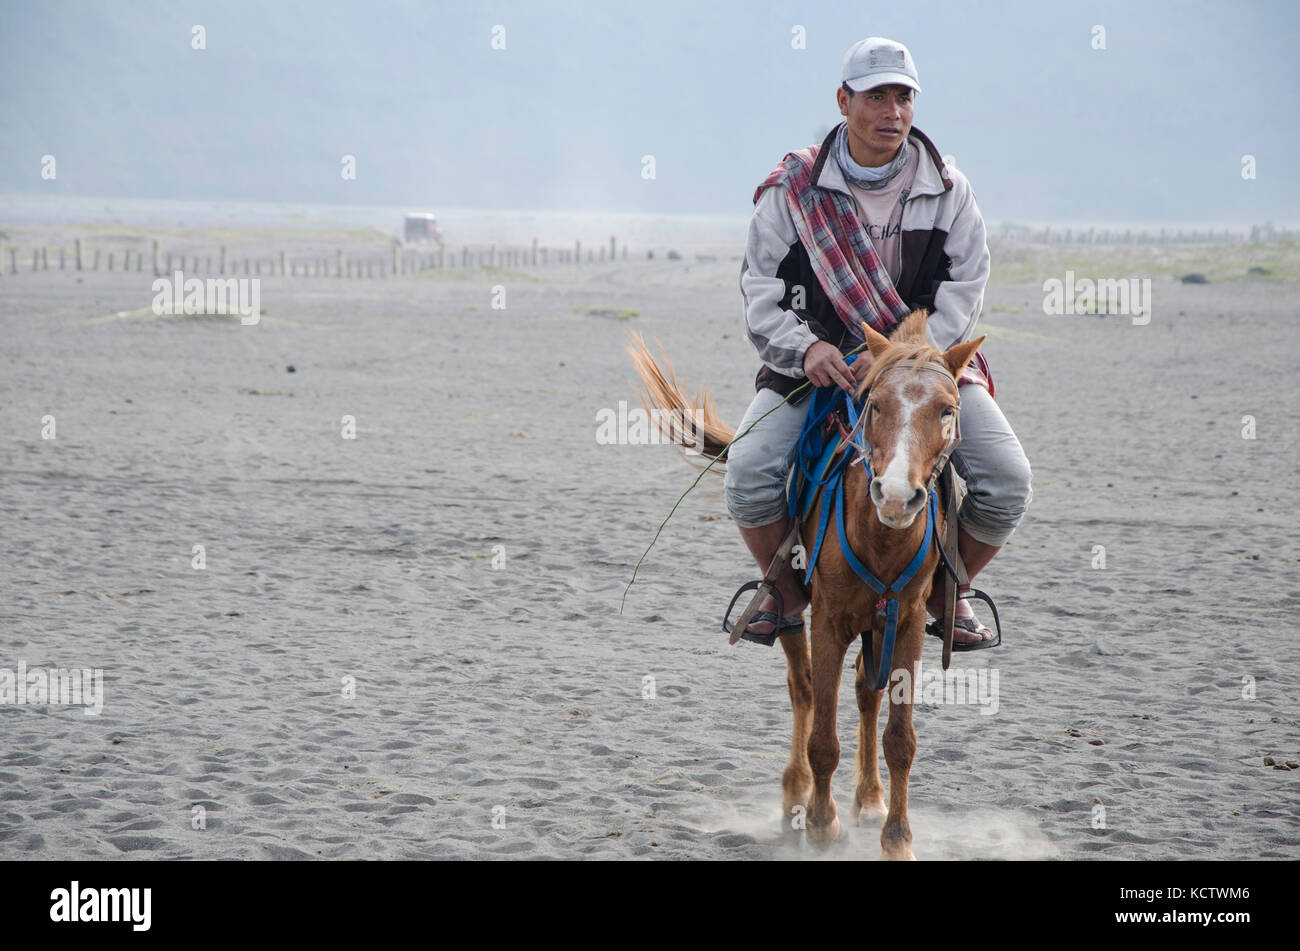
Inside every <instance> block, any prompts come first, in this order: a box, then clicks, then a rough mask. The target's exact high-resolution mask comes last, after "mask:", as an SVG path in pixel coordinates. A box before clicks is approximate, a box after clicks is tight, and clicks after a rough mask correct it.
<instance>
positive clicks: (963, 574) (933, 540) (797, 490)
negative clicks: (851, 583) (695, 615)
mask: <svg viewBox="0 0 1300 951" xmlns="http://www.w3.org/2000/svg"><path fill="white" fill-rule="evenodd" d="M957 439H960V434H958V436H957ZM954 444H955V443H954ZM869 460H870V450H869V447H867V446H866V443H865V440H864V439H862V438H861V432H860V428H859V427H858V418H857V406H856V404H855V403H854V402H853V400H852V398H851V397H849V396H848V395H847V394H844V393H842V392H841V391H839V390H837V389H834V388H831V387H826V388H821V389H818V390H816V391H814V393H813V395H812V400H811V403H810V406H809V410H808V416H807V418H806V419H805V422H804V427H803V431H802V432H801V433H800V436H799V441H798V443H797V447H796V452H795V464H794V465H793V466H792V467H791V471H790V475H789V477H788V480H787V483H786V488H787V500H788V501H787V510H788V512H789V514H790V516H791V517H792V523H791V527H790V531H789V532H788V533H787V535H786V537H785V539H784V540H783V541H782V543H781V545H780V547H779V548H778V550H777V553H776V556H775V557H774V558H773V559H772V563H771V565H770V566H769V568H768V570H767V573H766V574H765V575H764V576H763V578H762V579H761V580H758V581H749V582H746V583H745V584H743V585H742V586H741V587H740V589H739V590H737V591H736V593H735V595H734V596H733V597H732V599H731V604H730V605H729V606H728V608H727V613H726V615H724V617H723V624H722V626H723V630H724V631H727V632H728V633H729V634H730V635H731V639H730V643H732V644H735V643H736V642H737V641H738V640H748V641H751V642H753V643H757V644H763V645H765V646H769V647H770V646H772V645H774V644H775V643H776V639H777V637H779V636H781V635H783V634H790V633H796V632H797V631H801V630H802V626H801V627H799V628H790V629H787V630H781V628H780V618H782V617H783V616H784V601H783V599H782V597H781V593H780V591H779V590H777V588H776V579H777V578H779V577H780V576H781V574H782V572H784V571H785V568H786V565H787V564H788V563H789V561H790V558H791V555H792V553H793V551H794V547H795V545H796V544H797V543H798V542H799V539H800V537H801V532H802V527H803V524H804V522H806V521H807V520H808V518H809V516H810V515H811V514H812V512H813V510H814V509H815V508H816V506H817V501H818V499H819V498H822V497H823V495H826V496H827V503H826V504H823V505H822V506H821V518H820V521H819V524H818V527H817V532H816V534H815V536H814V544H813V547H812V551H811V552H809V553H806V554H807V563H806V565H796V568H804V573H803V578H802V580H801V584H802V585H803V586H804V590H805V593H807V586H808V582H809V581H810V580H811V578H812V573H813V569H814V568H815V567H816V564H817V558H818V556H819V554H820V552H821V546H822V541H823V539H824V538H825V535H826V531H827V528H828V526H829V520H830V515H831V513H832V510H836V512H837V515H836V530H837V532H838V533H839V539H840V547H841V550H842V551H843V552H844V554H845V557H846V559H847V560H848V561H849V564H850V566H851V567H852V568H853V570H854V571H855V572H856V573H857V574H858V576H859V577H860V578H862V580H863V581H864V582H865V583H866V584H868V585H869V586H870V587H871V588H872V589H873V590H875V591H876V592H877V594H880V595H882V596H881V598H880V600H879V603H878V605H877V607H878V609H879V610H880V611H881V613H883V614H885V615H886V634H885V643H884V644H883V645H882V652H881V653H882V657H881V660H882V661H883V663H882V664H877V663H876V662H875V661H876V659H875V657H874V654H875V651H874V642H873V640H872V638H871V637H870V636H869V635H870V631H867V632H865V633H866V634H867V635H868V636H866V637H864V643H865V644H866V645H867V646H870V647H871V648H872V649H871V651H870V652H869V653H870V654H871V655H872V658H871V659H872V663H871V666H870V668H869V670H868V682H869V683H870V682H875V687H874V689H880V688H881V687H883V686H884V682H885V681H887V679H888V676H889V668H888V665H889V661H890V660H892V655H893V640H894V633H895V628H896V621H897V599H896V597H894V598H890V597H887V596H886V595H890V594H893V595H896V594H897V592H899V591H901V590H902V588H903V587H905V586H906V584H907V583H908V582H909V581H910V580H911V578H912V577H914V575H915V572H916V570H917V569H919V567H920V564H921V563H922V562H923V561H924V560H925V556H926V555H927V554H928V552H929V548H930V545H931V544H934V545H936V546H937V547H938V549H939V568H938V569H937V571H936V575H937V577H936V579H935V582H936V583H938V582H939V581H940V578H939V577H938V576H939V575H941V576H942V583H943V585H944V601H943V603H944V610H943V618H942V620H941V624H940V625H939V631H940V632H941V636H942V640H943V669H944V670H947V669H948V667H949V665H950V663H951V659H952V652H953V650H954V645H953V626H954V621H955V620H956V612H957V599H958V596H959V591H964V592H966V593H962V594H961V595H960V596H961V597H963V598H975V599H978V600H981V601H983V602H984V603H986V604H987V605H988V606H989V608H990V609H991V611H992V613H993V621H994V624H995V626H996V628H997V639H996V640H995V641H993V642H992V643H991V644H989V645H987V646H990V647H995V646H998V645H1000V644H1001V643H1002V625H1001V621H1000V618H999V617H998V611H997V606H996V605H995V604H994V603H993V600H992V599H991V598H990V597H989V596H988V595H987V594H985V593H984V592H983V591H979V590H976V589H974V588H971V587H970V577H969V575H968V574H967V571H966V567H965V565H964V564H963V563H962V561H961V555H960V553H959V551H958V544H957V518H956V512H957V509H958V507H959V505H960V502H961V490H960V488H959V486H958V481H957V479H958V477H957V473H956V470H955V469H954V468H953V465H952V462H951V459H950V458H948V456H947V455H945V457H944V459H943V465H942V468H941V469H940V470H939V471H938V472H936V473H935V474H934V476H933V477H932V484H931V487H930V492H929V499H928V501H927V513H926V518H927V526H926V535H925V540H924V541H923V542H922V544H921V547H920V549H919V550H918V551H917V553H916V555H915V557H914V558H913V560H912V563H911V564H910V565H909V566H908V568H907V569H905V570H904V572H903V574H901V575H900V576H899V577H898V578H897V579H895V580H894V582H893V583H892V584H890V585H885V584H884V582H883V581H881V580H880V579H878V578H876V577H875V576H874V575H872V574H871V573H870V572H869V571H867V570H866V568H865V567H864V566H862V565H861V563H860V562H859V561H858V559H857V557H856V556H855V555H854V554H853V552H852V550H851V547H850V546H849V544H848V539H847V537H846V536H845V534H844V510H845V507H844V499H843V491H844V486H843V477H844V473H845V471H846V470H847V469H848V467H849V466H850V465H853V464H856V463H858V462H861V464H862V465H863V466H864V467H865V468H866V471H867V474H868V476H870V475H871V468H870V462H869ZM940 500H942V512H943V514H942V517H940V516H939V514H938V509H939V504H938V503H939V501H940ZM746 591H754V592H755V594H754V596H753V598H752V600H751V601H750V603H749V605H748V606H747V607H746V608H745V611H744V612H743V613H742V614H741V616H740V618H739V620H738V621H737V622H736V623H735V624H734V625H732V624H731V623H730V622H729V621H728V618H730V616H731V612H732V611H733V610H734V609H735V606H736V603H737V602H738V601H739V600H740V598H741V596H742V595H744V593H745V592H746ZM768 595H771V596H772V597H773V598H774V599H775V600H776V602H777V611H776V614H775V618H776V623H774V624H773V630H772V631H771V632H769V633H767V634H758V633H753V632H750V631H749V630H747V627H748V625H749V623H750V622H751V621H753V620H754V619H755V615H757V614H758V613H759V606H760V605H761V604H762V602H763V600H764V598H765V597H766V596H768ZM955 649H956V650H958V651H961V650H968V649H970V648H968V647H966V646H965V645H961V644H958V645H957V646H956V648H955ZM865 660H866V652H864V661H865Z"/></svg>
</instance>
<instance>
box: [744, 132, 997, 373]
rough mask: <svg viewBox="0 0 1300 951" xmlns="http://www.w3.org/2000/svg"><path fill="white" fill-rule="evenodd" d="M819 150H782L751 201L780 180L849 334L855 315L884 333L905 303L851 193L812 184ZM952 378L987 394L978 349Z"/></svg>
mask: <svg viewBox="0 0 1300 951" xmlns="http://www.w3.org/2000/svg"><path fill="white" fill-rule="evenodd" d="M841 125H843V123H841ZM820 150H821V146H820V145H810V146H808V147H807V148H803V149H799V150H798V151H797V152H788V153H787V154H786V156H785V158H783V159H782V160H781V164H780V165H778V166H777V167H776V168H775V169H773V170H772V173H771V174H770V175H768V176H767V178H765V179H764V180H763V184H761V185H759V186H758V188H756V189H754V203H755V204H757V203H758V199H759V197H760V196H761V195H762V194H763V190H764V189H765V188H771V187H772V186H774V185H780V186H783V187H784V188H785V198H786V203H787V204H788V205H789V206H790V217H791V219H792V220H793V221H794V226H795V230H796V231H797V232H798V235H799V240H800V241H801V242H802V243H803V246H804V248H805V249H806V250H807V252H808V261H809V263H811V264H812V268H813V273H815V274H816V275H817V282H818V283H819V284H821V286H822V290H823V291H825V292H826V296H827V297H828V298H829V299H830V301H831V304H832V306H834V308H835V313H836V314H837V315H838V316H839V318H840V320H841V321H842V322H843V323H844V326H845V327H847V328H848V330H849V333H850V334H852V335H853V339H855V340H862V339H863V334H862V324H861V321H866V322H867V323H868V324H870V325H871V327H872V329H874V330H876V331H877V332H879V333H882V334H885V335H886V336H888V334H889V331H891V330H892V329H893V328H894V327H896V326H897V325H898V324H899V323H901V322H902V320H903V318H904V317H906V316H907V315H908V314H909V313H911V309H910V308H909V307H908V306H907V304H905V303H904V302H903V299H902V297H900V296H899V294H898V291H897V290H896V289H895V287H894V282H893V281H892V280H890V278H889V272H888V271H886V270H885V265H884V264H883V263H882V262H881V260H880V255H879V254H877V253H876V249H875V248H874V247H872V244H871V239H870V238H869V237H867V232H866V229H865V228H863V227H862V223H861V222H860V221H859V220H858V213H857V208H856V206H855V205H854V203H853V199H852V198H850V197H849V196H847V195H844V194H841V193H840V192H837V191H834V190H832V189H829V188H817V187H815V186H814V185H813V181H812V170H813V164H814V163H815V162H816V161H817V153H818V152H819V151H820ZM832 158H833V156H832ZM958 383H977V384H979V385H980V386H983V387H984V388H985V389H987V390H988V391H989V392H990V394H992V393H993V392H994V390H993V380H992V376H991V375H990V374H989V373H988V363H987V362H986V361H985V360H984V355H983V354H982V353H976V354H975V359H974V360H972V361H971V362H970V363H969V364H968V365H967V367H966V369H965V370H964V371H963V372H962V375H961V377H960V379H959V380H958Z"/></svg>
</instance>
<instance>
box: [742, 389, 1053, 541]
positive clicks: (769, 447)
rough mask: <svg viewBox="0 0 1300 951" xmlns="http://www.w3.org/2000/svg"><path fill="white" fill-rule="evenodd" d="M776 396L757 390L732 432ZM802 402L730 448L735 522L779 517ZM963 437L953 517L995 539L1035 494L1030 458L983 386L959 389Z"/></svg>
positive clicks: (1005, 534) (978, 536)
mask: <svg viewBox="0 0 1300 951" xmlns="http://www.w3.org/2000/svg"><path fill="white" fill-rule="evenodd" d="M780 402H781V397H780V396H779V395H778V394H777V393H775V392H773V391H772V390H767V389H764V390H759V391H758V393H757V394H756V395H755V396H754V399H753V402H751V403H750V404H749V409H748V410H747V411H746V412H745V418H744V419H743V420H742V421H741V423H740V426H739V427H737V429H736V432H737V433H743V432H744V431H745V430H746V429H748V428H749V426H750V424H751V423H753V422H754V420H756V419H758V418H759V417H760V416H762V415H763V414H764V413H766V412H767V411H768V410H770V409H772V408H773V407H774V406H777V404H779V403H780ZM808 403H809V401H808V400H805V401H804V402H803V403H802V404H800V405H799V406H791V405H790V404H789V403H786V404H784V405H781V406H779V407H778V408H777V409H776V410H775V411H774V412H772V413H771V415H769V416H768V417H767V418H766V419H764V420H763V421H762V422H760V423H758V425H756V426H755V427H754V429H753V430H752V431H751V432H750V433H749V434H748V435H747V436H745V437H743V438H742V439H740V440H738V441H737V442H736V443H735V445H733V446H732V447H731V449H730V450H728V452H727V474H726V480H725V485H726V492H727V510H728V511H729V512H730V513H731V517H732V518H733V519H735V520H736V523H737V524H739V525H741V526H743V527H745V528H755V527H758V526H760V525H770V524H772V523H773V522H779V521H780V520H781V519H782V518H784V517H785V514H786V495H785V480H786V476H787V475H788V474H789V472H790V467H791V466H792V465H794V452H795V443H796V442H797V441H798V439H799V431H800V430H801V429H802V428H803V421H804V417H805V416H806V414H807V411H808ZM961 437H962V438H961V443H960V444H959V445H958V446H957V448H956V450H954V451H953V454H952V461H953V466H954V467H955V468H956V469H957V474H958V475H959V476H961V477H962V479H964V480H965V482H966V499H965V501H964V502H963V503H962V506H961V509H960V510H959V511H958V512H957V520H958V521H959V522H960V523H961V524H962V526H964V527H965V529H966V531H967V532H969V533H970V535H971V537H972V538H974V539H975V540H976V541H981V542H983V543H984V544H986V545H997V546H1001V545H1002V544H1004V543H1005V542H1006V540H1007V539H1008V538H1010V537H1011V533H1012V532H1014V531H1015V529H1016V526H1017V525H1018V524H1019V523H1020V519H1021V518H1022V517H1023V516H1024V514H1025V510H1026V509H1027V508H1028V507H1029V502H1030V500H1031V499H1032V498H1033V490H1032V488H1031V487H1030V482H1031V481H1032V477H1033V474H1032V473H1031V472H1030V469H1029V460H1028V459H1026V458H1025V451H1024V449H1022V448H1021V446H1020V440H1019V439H1017V438H1016V434H1015V433H1014V432H1012V430H1011V424H1010V423H1008V422H1007V418H1006V417H1005V416H1003V415H1002V410H1001V409H999V408H998V404H997V403H995V402H994V401H993V397H991V396H989V393H988V390H986V389H984V387H982V386H976V385H974V384H971V385H968V386H963V387H962V388H961Z"/></svg>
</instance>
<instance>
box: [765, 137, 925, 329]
mask: <svg viewBox="0 0 1300 951" xmlns="http://www.w3.org/2000/svg"><path fill="white" fill-rule="evenodd" d="M820 150H821V146H820V145H810V146H808V147H807V148H805V149H800V150H799V151H797V152H790V153H788V154H787V155H786V157H785V158H784V159H782V160H781V164H780V165H778V166H777V167H776V168H775V169H774V170H773V171H772V174H770V175H768V176H767V178H766V179H764V180H763V184H761V185H759V186H758V188H756V189H755V190H754V202H755V204H757V203H758V199H759V196H761V195H762V194H763V189H765V188H770V187H771V186H773V185H783V186H785V198H786V202H787V203H788V204H789V206H790V217H791V219H793V221H794V226H795V230H796V231H798V233H799V240H800V241H802V242H803V246H804V248H806V249H807V251H808V260H809V262H810V263H811V264H812V268H813V273H815V274H816V275H817V282H818V283H819V284H821V286H822V290H824V291H825V292H826V296H827V297H828V298H830V301H831V304H832V305H833V306H834V307H835V313H836V314H838V315H839V318H840V320H841V321H843V322H844V326H845V327H847V328H848V330H849V333H851V334H852V335H853V338H854V339H855V340H861V339H862V324H861V321H866V322H867V323H868V324H870V325H871V327H872V328H873V329H874V330H877V331H879V332H880V333H882V334H887V333H888V332H889V331H890V330H892V329H893V328H894V327H895V326H896V325H898V324H899V323H900V322H901V321H902V320H903V318H904V317H906V316H907V315H908V314H909V313H910V310H909V309H908V306H907V305H906V304H904V303H903V298H901V297H899V296H898V291H897V290H895V289H894V282H893V281H891V280H890V279H889V273H888V272H887V271H886V270H885V265H884V264H883V263H881V260H880V255H879V254H877V253H876V249H875V248H874V247H872V246H871V239H870V238H868V237H867V232H866V229H865V228H863V227H862V223H861V222H860V221H858V213H857V209H856V207H855V206H854V204H853V199H852V198H850V197H849V196H848V195H844V194H841V193H840V192H837V191H832V190H831V189H829V188H815V187H813V183H812V169H813V163H814V162H815V161H816V160H817V153H818V152H819V151H820Z"/></svg>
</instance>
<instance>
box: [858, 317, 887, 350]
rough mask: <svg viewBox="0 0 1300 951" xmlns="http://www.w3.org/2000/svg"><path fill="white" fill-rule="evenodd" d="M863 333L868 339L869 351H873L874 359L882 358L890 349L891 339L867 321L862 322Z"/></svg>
mask: <svg viewBox="0 0 1300 951" xmlns="http://www.w3.org/2000/svg"><path fill="white" fill-rule="evenodd" d="M862 333H863V336H865V337H866V338H867V349H868V350H870V351H871V355H872V356H873V357H878V356H880V355H881V354H882V353H884V352H885V350H887V349H888V348H889V338H888V337H886V336H885V335H884V334H882V333H880V332H879V331H878V330H876V329H875V328H873V327H872V326H871V325H870V324H869V323H867V322H866V321H865V320H864V321H863V322H862Z"/></svg>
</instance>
